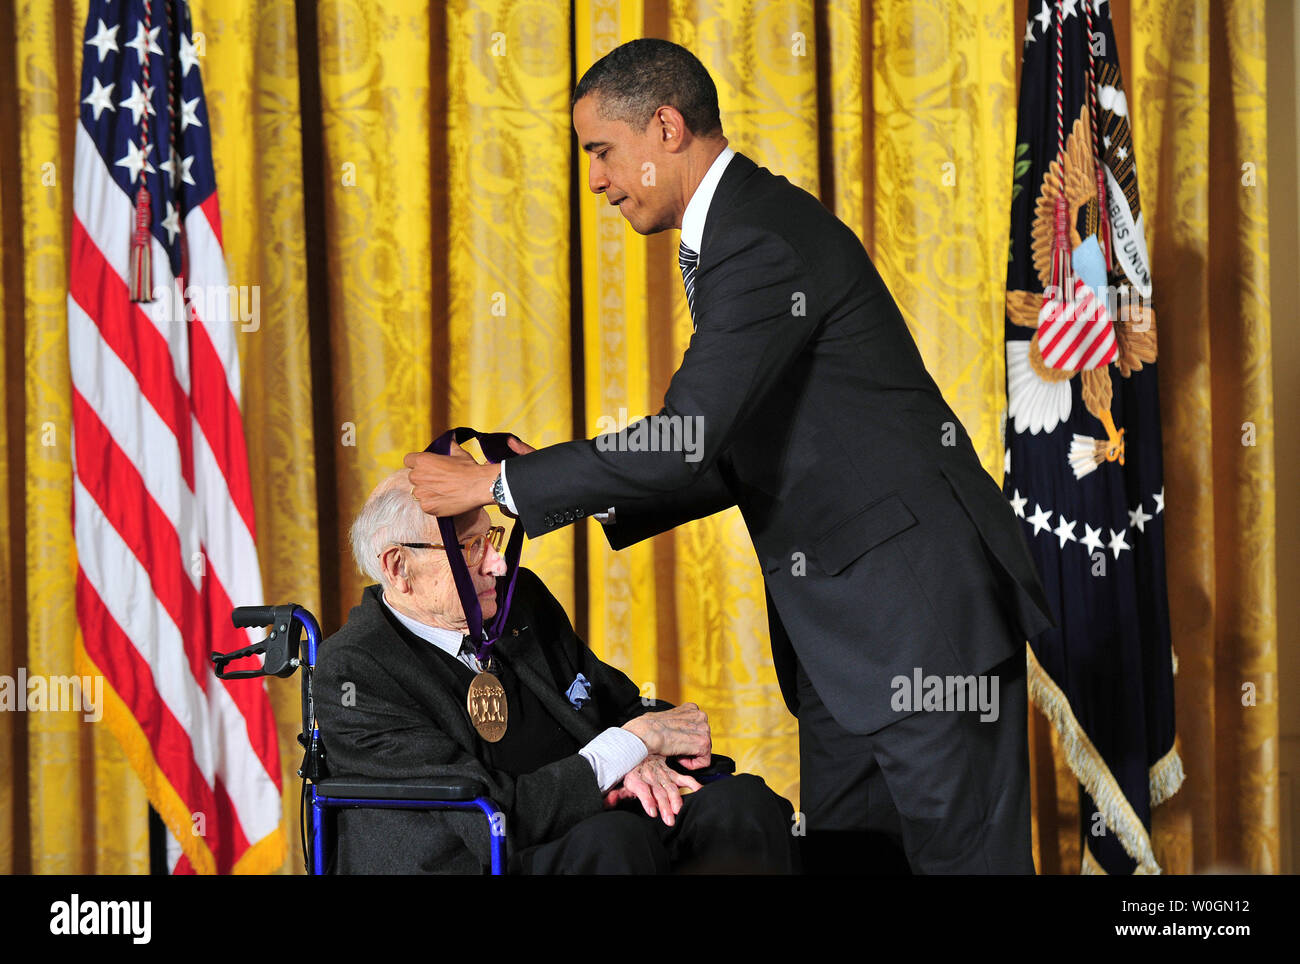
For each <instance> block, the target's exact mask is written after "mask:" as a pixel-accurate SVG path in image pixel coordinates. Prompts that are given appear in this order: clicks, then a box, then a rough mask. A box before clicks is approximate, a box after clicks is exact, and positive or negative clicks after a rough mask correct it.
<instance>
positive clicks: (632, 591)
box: [574, 0, 676, 697]
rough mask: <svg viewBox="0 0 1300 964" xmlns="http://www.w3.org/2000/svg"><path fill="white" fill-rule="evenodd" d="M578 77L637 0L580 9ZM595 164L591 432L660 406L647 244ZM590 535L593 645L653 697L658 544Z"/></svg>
mask: <svg viewBox="0 0 1300 964" xmlns="http://www.w3.org/2000/svg"><path fill="white" fill-rule="evenodd" d="M574 16H575V23H574V26H575V36H576V38H577V41H576V42H577V47H576V49H575V51H574V64H575V73H576V76H578V77H579V78H581V77H582V75H583V74H584V73H586V71H587V69H588V68H589V67H590V66H591V65H592V64H593V63H595V62H596V61H597V60H599V59H600V58H601V57H603V56H604V55H605V54H606V53H608V52H609V51H610V50H612V49H613V48H614V47H616V46H618V45H619V44H621V43H625V42H627V41H628V40H632V39H634V38H636V37H640V36H642V33H643V29H642V24H643V18H644V10H643V9H642V5H641V2H640V0H589V2H587V0H584V2H581V3H578V4H577V5H576V9H575V14H574ZM589 175H590V161H589V159H588V158H587V157H586V156H585V155H583V157H582V158H581V159H580V160H579V161H578V198H577V204H578V209H579V211H580V212H581V213H580V215H579V223H580V226H581V254H582V281H583V288H582V312H583V323H582V330H583V335H584V338H583V363H584V366H585V376H586V381H585V393H586V430H587V433H586V434H587V437H592V436H594V435H596V434H598V433H599V432H600V431H602V430H606V429H607V428H608V426H609V424H610V423H609V421H604V422H602V419H605V420H613V422H614V423H618V422H619V420H620V413H621V412H622V413H626V418H627V419H629V420H630V419H635V418H638V417H640V416H642V415H645V414H648V413H650V412H655V411H658V409H659V407H660V406H659V401H660V400H656V399H653V398H652V397H651V393H650V368H649V365H648V364H647V362H648V359H649V336H650V330H649V324H650V323H649V306H648V292H647V286H648V278H647V275H646V254H647V252H646V241H645V239H644V238H642V237H641V236H640V235H639V234H637V233H636V232H635V231H633V230H632V229H631V227H629V226H628V224H627V221H626V220H624V218H623V216H622V214H620V213H619V211H618V209H617V208H615V207H612V206H610V204H609V203H608V202H607V201H606V200H605V198H604V196H603V195H595V194H592V193H591V190H590V186H589ZM586 539H587V553H588V555H587V559H588V563H587V588H588V593H589V595H588V603H587V637H586V638H587V642H588V644H589V645H590V646H591V648H592V650H593V652H595V653H596V654H597V655H598V656H600V658H601V659H603V660H605V661H606V662H607V663H610V664H611V665H613V666H617V667H618V668H619V669H621V670H623V671H624V672H626V673H627V674H628V675H629V676H630V677H631V678H632V679H633V680H634V681H635V682H636V683H637V684H638V685H639V686H640V687H642V692H643V693H644V695H646V696H647V697H649V696H661V695H662V696H665V697H666V696H667V694H666V693H664V694H661V693H660V692H659V689H660V687H661V686H662V685H663V682H662V680H661V677H660V673H659V652H660V648H661V646H662V647H667V648H669V649H672V648H674V647H675V646H676V637H675V635H674V634H673V633H672V632H671V631H670V629H669V630H665V631H664V634H663V635H664V638H663V639H661V638H660V635H661V627H660V625H659V619H658V607H657V605H656V600H655V596H656V592H655V590H656V574H655V546H654V544H653V543H650V542H646V543H642V544H640V545H637V546H631V547H629V548H627V549H624V550H622V551H621V552H614V551H612V550H611V549H610V548H609V543H608V541H607V540H606V539H605V536H604V533H603V532H602V531H601V529H600V527H599V526H595V525H589V526H587V532H586Z"/></svg>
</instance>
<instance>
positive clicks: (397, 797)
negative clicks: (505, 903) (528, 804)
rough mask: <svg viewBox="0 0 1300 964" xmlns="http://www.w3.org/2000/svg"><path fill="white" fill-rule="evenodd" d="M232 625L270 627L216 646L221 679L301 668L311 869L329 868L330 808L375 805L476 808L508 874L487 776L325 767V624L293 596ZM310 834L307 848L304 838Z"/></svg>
mask: <svg viewBox="0 0 1300 964" xmlns="http://www.w3.org/2000/svg"><path fill="white" fill-rule="evenodd" d="M231 620H232V622H234V624H235V626H236V627H237V628H240V629H245V628H249V627H255V626H267V625H269V626H270V627H271V632H270V635H268V636H267V637H266V639H264V640H262V641H261V642H259V643H254V644H253V645H252V646H247V647H245V648H243V649H239V650H236V651H234V652H232V653H226V654H221V653H213V654H212V661H213V663H214V664H215V666H216V675H217V678H218V679H248V678H252V677H257V676H280V677H288V676H292V675H293V673H294V672H295V671H296V670H297V669H299V668H303V674H302V732H301V733H300V734H299V735H298V742H299V743H300V744H302V746H303V749H304V751H305V752H304V756H303V762H302V766H301V767H299V769H298V775H299V776H300V777H302V778H303V793H304V796H305V795H306V788H307V786H308V785H310V786H311V808H310V817H308V815H307V812H306V811H304V813H303V816H302V821H303V824H304V825H303V827H302V830H303V838H304V846H303V851H304V852H303V858H304V860H305V861H306V863H307V868H308V873H310V874H312V875H313V876H321V875H323V874H325V871H326V867H327V861H326V853H325V850H326V847H325V844H326V840H325V837H326V832H325V811H326V810H327V809H342V808H357V809H377V810H479V811H481V812H482V813H483V815H484V816H485V818H486V819H487V822H488V840H489V848H490V865H491V874H492V876H501V875H504V874H505V868H506V835H505V830H504V827H503V826H501V825H500V823H499V821H498V819H497V818H498V815H499V814H500V813H501V808H500V807H498V806H497V805H496V803H495V802H494V801H493V800H492V799H491V798H490V797H488V796H487V795H486V794H485V793H484V789H485V788H484V786H483V784H482V783H481V782H480V781H478V780H474V779H472V778H466V777H463V776H459V775H458V776H455V777H449V778H437V777H432V778H430V777H421V778H416V779H411V780H386V779H376V778H371V777H330V776H327V775H326V770H327V767H326V763H325V751H324V748H323V746H322V744H321V739H320V728H319V727H318V726H317V725H316V708H315V700H314V696H313V693H312V675H313V673H314V672H315V669H316V653H317V649H318V648H319V646H320V642H321V631H320V624H319V623H317V622H316V617H314V616H313V615H312V614H311V613H310V612H309V611H308V610H306V609H304V608H303V607H301V606H299V605H297V604H295V603H290V604H288V605H285V606H273V607H272V606H240V607H237V608H236V609H235V610H234V611H233V612H232V613H231ZM303 629H305V630H306V631H307V643H306V653H305V655H306V661H305V662H306V665H305V667H303V660H302V659H301V658H300V657H299V643H300V632H301V630H303ZM253 655H263V656H264V661H263V664H262V667H261V669H258V670H238V671H226V669H225V666H226V664H227V663H228V662H230V661H232V660H235V659H240V658H242V657H245V656H253ZM308 837H310V839H311V850H310V855H309V854H308V852H307V847H306V842H305V841H306V839H307V838H308Z"/></svg>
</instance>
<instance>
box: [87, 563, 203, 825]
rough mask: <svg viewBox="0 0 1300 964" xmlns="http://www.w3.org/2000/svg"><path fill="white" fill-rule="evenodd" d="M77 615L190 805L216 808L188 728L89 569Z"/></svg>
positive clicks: (94, 654)
mask: <svg viewBox="0 0 1300 964" xmlns="http://www.w3.org/2000/svg"><path fill="white" fill-rule="evenodd" d="M77 613H78V615H79V617H80V619H81V623H82V627H83V629H82V632H83V635H84V639H85V646H86V654H87V655H88V656H90V658H91V660H92V661H93V662H94V663H95V665H97V666H98V667H99V668H100V669H101V670H103V671H104V673H105V675H106V676H111V677H112V680H111V681H112V684H113V691H114V692H115V693H117V695H118V697H119V698H121V700H122V702H123V703H124V704H125V705H126V707H127V709H129V710H130V712H131V715H132V716H134V717H135V718H136V720H137V721H139V723H140V727H141V729H142V730H143V731H144V733H145V735H146V736H147V737H148V739H149V742H150V744H151V745H152V746H153V748H154V759H155V761H156V762H157V764H158V768H159V770H161V771H162V774H163V776H164V777H165V778H166V780H167V782H168V783H170V784H171V785H172V787H173V788H175V790H176V791H177V793H178V794H179V795H180V797H181V799H182V800H184V801H185V802H186V804H187V805H188V806H190V807H192V808H195V809H198V808H203V807H207V808H209V809H212V808H214V807H215V798H214V796H213V792H212V787H211V785H210V783H209V781H208V778H207V777H205V776H204V774H203V773H202V772H201V771H200V770H199V768H198V766H197V765H196V763H195V759H196V757H195V753H194V751H193V746H192V743H191V740H190V734H189V732H188V730H187V729H186V727H185V726H184V725H183V724H182V723H181V721H180V720H178V719H177V717H176V715H175V714H174V713H172V711H171V708H170V707H169V706H168V705H167V702H166V700H164V699H162V698H161V696H160V695H159V693H158V690H157V688H156V687H155V685H154V676H153V673H152V671H151V667H150V664H149V662H148V661H147V660H146V659H145V658H144V657H143V656H142V655H141V654H140V652H139V650H137V649H136V647H135V646H134V645H133V644H132V641H131V639H130V637H129V636H128V634H127V633H126V632H125V631H124V630H123V629H122V627H121V626H120V625H119V624H118V622H117V620H115V619H114V618H113V615H112V613H111V612H109V608H108V606H107V605H105V603H104V600H103V597H102V596H101V595H100V594H99V593H98V592H97V591H96V590H95V586H94V584H93V583H92V582H91V580H90V579H89V578H88V577H87V575H86V573H85V571H84V570H83V571H82V572H79V573H78V574H77Z"/></svg>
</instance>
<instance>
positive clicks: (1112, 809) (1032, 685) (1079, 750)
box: [1025, 643, 1181, 874]
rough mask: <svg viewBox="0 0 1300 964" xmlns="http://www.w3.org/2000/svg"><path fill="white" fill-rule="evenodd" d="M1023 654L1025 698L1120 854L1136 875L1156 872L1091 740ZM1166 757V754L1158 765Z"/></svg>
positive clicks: (1142, 831)
mask: <svg viewBox="0 0 1300 964" xmlns="http://www.w3.org/2000/svg"><path fill="white" fill-rule="evenodd" d="M1025 654H1026V657H1027V660H1028V667H1029V674H1028V675H1029V696H1030V698H1031V699H1032V700H1033V701H1034V703H1035V705H1037V707H1038V708H1039V709H1040V710H1042V711H1043V713H1044V714H1045V715H1046V716H1047V718H1048V719H1049V720H1051V722H1052V726H1053V727H1055V728H1056V732H1057V733H1058V734H1059V735H1060V738H1061V746H1062V747H1063V748H1064V750H1065V759H1066V762H1067V763H1069V765H1070V769H1071V770H1072V771H1073V772H1074V775H1075V777H1076V778H1077V779H1078V781H1079V782H1080V783H1081V784H1082V785H1083V788H1084V789H1085V790H1087V791H1088V795H1089V796H1090V797H1092V800H1093V802H1094V803H1095V804H1097V806H1098V808H1099V809H1100V810H1101V814H1102V817H1103V818H1104V819H1105V821H1106V826H1107V827H1109V828H1110V829H1111V831H1112V832H1113V833H1114V834H1115V836H1116V837H1117V838H1118V839H1119V842H1120V845H1121V846H1123V848H1124V851H1125V852H1126V853H1127V854H1128V855H1129V856H1130V857H1132V858H1133V860H1135V861H1136V862H1137V864H1138V869H1137V871H1136V873H1148V874H1158V873H1160V865H1159V864H1158V863H1156V857H1155V853H1154V852H1153V851H1152V850H1151V838H1150V836H1149V835H1148V834H1147V831H1146V828H1145V827H1143V826H1142V821H1141V820H1139V819H1138V815H1137V813H1136V812H1135V811H1134V810H1133V805H1132V804H1130V803H1129V802H1128V799H1127V798H1126V797H1125V796H1124V793H1123V791H1122V790H1120V788H1119V784H1118V783H1116V782H1115V777H1114V775H1113V774H1111V772H1110V768H1109V767H1108V766H1106V762H1105V761H1104V760H1103V759H1102V758H1101V754H1100V753H1098V752H1097V748H1096V747H1095V746H1093V745H1092V740H1090V739H1088V734H1086V733H1084V732H1083V727H1081V726H1079V721H1078V720H1077V719H1075V716H1074V711H1073V710H1071V709H1070V701H1069V700H1067V699H1066V698H1065V694H1064V693H1062V692H1061V688H1060V687H1059V686H1057V685H1056V683H1055V681H1053V680H1052V678H1051V677H1050V676H1048V675H1047V671H1046V670H1044V669H1043V667H1042V666H1041V665H1039V662H1038V657H1036V656H1035V655H1034V650H1033V648H1032V647H1030V645H1029V644H1028V643H1026V644H1025ZM1167 758H1168V754H1166V756H1165V757H1164V758H1162V760H1161V762H1162V763H1163V762H1164V759H1167ZM1179 766H1180V767H1181V763H1180V764H1179ZM1082 849H1083V850H1084V852H1087V850H1088V847H1087V841H1084V846H1083V848H1082Z"/></svg>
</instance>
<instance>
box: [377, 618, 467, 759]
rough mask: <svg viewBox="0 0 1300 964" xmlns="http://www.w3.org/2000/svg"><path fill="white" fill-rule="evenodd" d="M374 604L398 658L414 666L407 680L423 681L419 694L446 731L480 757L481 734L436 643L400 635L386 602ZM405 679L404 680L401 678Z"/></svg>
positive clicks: (382, 627)
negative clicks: (475, 728) (442, 659)
mask: <svg viewBox="0 0 1300 964" xmlns="http://www.w3.org/2000/svg"><path fill="white" fill-rule="evenodd" d="M373 604H374V605H375V606H377V607H378V612H376V613H375V616H376V618H377V619H378V622H379V625H380V629H381V632H384V633H385V638H386V640H387V643H388V645H389V647H390V648H391V649H392V652H393V653H394V658H395V659H398V660H401V661H403V662H406V663H408V664H412V665H411V669H412V670H416V671H414V672H408V673H407V674H403V675H404V676H405V677H406V678H407V679H413V680H418V681H420V685H419V687H418V691H417V692H418V695H419V697H420V699H421V700H422V702H424V703H425V705H426V706H428V707H429V708H430V709H431V710H432V711H433V713H434V714H435V717H436V718H437V719H438V721H439V722H440V723H441V724H442V727H443V730H444V731H445V732H446V733H447V735H448V736H450V737H452V738H453V739H455V741H456V742H457V743H459V744H460V745H461V746H462V747H463V748H464V749H465V750H467V751H468V752H470V753H472V754H475V755H477V747H478V734H477V733H475V732H474V727H473V726H472V725H471V724H470V721H469V713H468V711H467V710H466V708H465V704H464V702H463V701H461V700H458V699H457V698H456V696H455V694H456V689H455V683H456V680H455V676H454V671H453V670H452V669H451V667H449V666H446V665H445V664H444V663H443V662H442V661H441V660H440V659H439V658H438V654H437V653H435V652H434V651H433V644H432V643H427V642H425V641H424V640H422V639H410V638H408V637H407V636H405V635H404V634H403V633H400V632H398V630H397V629H396V627H394V626H393V623H392V620H391V617H390V616H389V615H388V613H387V612H386V611H385V608H384V603H383V602H382V601H381V600H380V599H379V598H378V597H377V596H376V598H375V599H374V600H373ZM399 678H401V677H399Z"/></svg>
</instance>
